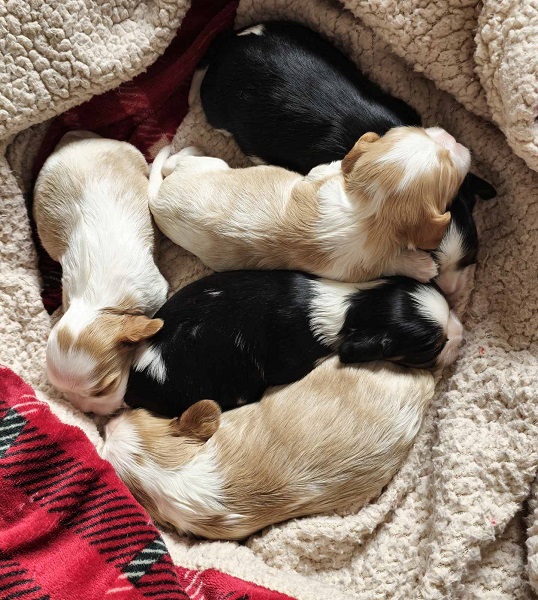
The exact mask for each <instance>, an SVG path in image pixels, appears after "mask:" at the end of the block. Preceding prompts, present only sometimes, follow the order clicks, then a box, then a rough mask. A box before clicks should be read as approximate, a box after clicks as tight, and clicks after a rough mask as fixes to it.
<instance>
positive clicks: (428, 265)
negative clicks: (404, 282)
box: [402, 250, 439, 283]
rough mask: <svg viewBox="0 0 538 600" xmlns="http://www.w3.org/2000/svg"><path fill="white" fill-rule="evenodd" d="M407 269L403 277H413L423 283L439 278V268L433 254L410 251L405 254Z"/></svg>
mask: <svg viewBox="0 0 538 600" xmlns="http://www.w3.org/2000/svg"><path fill="white" fill-rule="evenodd" d="M404 254H405V255H406V256H405V269H404V272H403V273H402V275H406V276H407V277H412V278H413V279H416V280H417V281H420V282H421V283H427V282H428V281H430V279H433V278H434V277H437V274H438V272H439V267H438V266H437V263H436V262H435V261H434V260H433V258H432V256H431V254H429V253H428V252H424V251H423V250H408V251H406V252H405V253H404Z"/></svg>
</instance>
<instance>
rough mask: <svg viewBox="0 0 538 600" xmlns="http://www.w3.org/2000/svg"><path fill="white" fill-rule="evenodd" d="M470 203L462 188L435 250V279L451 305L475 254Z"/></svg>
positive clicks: (469, 272)
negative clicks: (437, 266) (448, 225)
mask: <svg viewBox="0 0 538 600" xmlns="http://www.w3.org/2000/svg"><path fill="white" fill-rule="evenodd" d="M472 207H473V203H471V202H469V194H466V193H464V192H463V191H462V190H460V192H459V193H458V195H457V196H456V198H455V199H454V202H453V204H452V209H451V213H452V221H451V223H450V227H449V228H448V229H447V231H446V233H445V235H444V237H443V239H442V241H441V245H440V246H439V248H437V250H436V251H435V252H434V258H435V260H436V262H437V264H438V265H439V275H438V277H437V278H436V279H435V282H436V283H437V285H438V286H439V287H440V288H441V290H442V291H443V293H444V294H445V296H446V298H447V300H448V303H449V304H450V306H454V305H455V304H456V303H457V301H458V299H459V298H460V296H461V294H462V292H463V290H464V289H465V288H466V287H467V286H468V285H469V283H470V281H471V279H472V277H473V274H474V266H475V263H476V258H477V254H478V232H477V230H476V225H475V222H474V219H473V215H472Z"/></svg>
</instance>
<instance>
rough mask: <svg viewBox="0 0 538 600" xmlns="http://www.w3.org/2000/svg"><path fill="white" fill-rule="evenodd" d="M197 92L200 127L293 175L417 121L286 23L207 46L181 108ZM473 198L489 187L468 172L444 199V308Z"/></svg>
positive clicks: (471, 232) (490, 193)
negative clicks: (447, 215)
mask: <svg viewBox="0 0 538 600" xmlns="http://www.w3.org/2000/svg"><path fill="white" fill-rule="evenodd" d="M198 95H199V96H200V98H201V102H202V106H203V109H204V112H205V114H206V116H207V119H208V121H209V123H210V124H211V125H212V126H213V127H215V128H217V129H220V130H223V131H225V132H227V133H229V134H232V135H233V136H234V138H235V139H236V141H237V143H238V144H239V146H240V148H241V149H242V151H243V152H244V153H245V154H247V155H248V156H250V158H251V160H252V161H253V162H255V163H257V164H260V163H263V162H267V163H269V164H274V165H280V166H283V167H286V168H289V169H292V170H294V171H298V172H300V173H307V172H309V171H310V169H312V168H313V167H315V166H317V165H319V164H324V163H329V162H331V161H334V160H341V159H342V157H343V156H344V155H345V154H346V153H347V152H348V151H349V150H350V149H351V148H352V146H353V144H354V143H355V141H356V140H357V139H358V138H359V137H360V136H361V135H363V134H364V133H366V132H369V131H373V132H375V133H377V134H379V135H383V134H384V133H386V131H388V130H389V129H391V128H392V127H398V126H401V125H420V124H421V119H420V117H419V115H418V114H417V113H416V112H415V111H414V110H413V109H412V108H411V107H410V106H408V105H407V104H406V103H405V102H403V101H402V100H399V99H397V98H394V97H392V96H390V95H389V94H386V93H385V92H383V91H382V90H381V89H380V88H379V87H378V86H377V85H375V84H374V83H372V82H371V81H370V80H368V79H367V78H366V77H365V76H364V75H363V74H362V73H361V72H360V71H359V70H358V69H357V68H356V66H355V65H354V64H353V63H352V62H351V61H350V60H349V59H347V58H346V57H345V56H344V55H343V54H342V53H341V52H340V51H338V50H337V49H336V48H335V47H334V46H332V45H331V44H330V43H329V42H327V41H326V40H324V39H323V38H322V37H320V36H319V35H318V34H317V33H315V32H313V31H311V30H309V29H307V28H306V27H304V26H303V25H299V24H297V23H290V22H278V21H275V22H268V23H263V24H260V25H255V26H253V27H248V28H246V29H243V30H241V31H239V32H233V33H230V34H227V35H224V36H223V37H221V38H219V39H217V40H216V41H215V43H214V44H213V46H212V47H211V48H210V50H209V52H208V54H207V56H206V57H205V59H204V61H203V62H202V64H201V67H200V70H198V71H197V73H196V74H195V77H194V79H193V84H192V88H191V94H190V100H191V102H192V101H193V100H194V98H195V97H197V96H198ZM475 195H478V196H480V197H481V198H482V199H484V200H486V199H490V198H493V197H494V196H495V189H494V188H493V187H492V186H491V185H490V184H489V183H487V182H486V181H484V180H482V179H480V178H479V177H476V176H475V175H472V174H469V175H468V176H467V178H466V179H465V181H464V184H463V186H462V188H461V190H460V193H459V194H458V196H457V197H456V198H455V199H454V203H453V207H452V208H451V212H452V226H451V228H450V230H449V232H447V236H450V239H449V240H448V239H447V240H443V242H446V243H444V246H443V247H444V250H443V251H442V255H443V260H441V261H440V274H441V277H440V278H439V279H438V282H439V285H440V286H441V287H442V288H443V291H444V292H445V293H447V294H449V296H450V299H451V301H455V300H456V299H457V297H458V296H459V294H460V292H461V290H462V289H463V288H462V286H463V285H464V283H465V281H466V280H467V275H465V274H468V269H467V266H468V265H466V266H465V269H466V270H465V274H463V275H462V274H461V273H459V271H462V268H461V267H460V266H459V265H460V260H461V257H463V256H466V257H469V256H471V255H474V257H475V256H476V253H477V250H478V236H477V233H476V226H475V223H474V220H473V218H472V213H471V212H470V211H468V210H467V207H469V206H470V203H471V202H472V203H474V197H475ZM449 251H450V253H451V254H450V256H448V255H447V253H448V252H449ZM474 257H473V262H474V260H475V258H474ZM444 273H446V277H444V276H443V274H444ZM446 282H448V284H447V285H448V287H446V288H445V287H444V286H445V284H446Z"/></svg>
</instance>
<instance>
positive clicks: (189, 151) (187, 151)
mask: <svg viewBox="0 0 538 600" xmlns="http://www.w3.org/2000/svg"><path fill="white" fill-rule="evenodd" d="M176 156H205V153H204V152H202V150H200V148H198V146H187V147H186V148H183V150H180V151H179V152H178V153H177V155H176Z"/></svg>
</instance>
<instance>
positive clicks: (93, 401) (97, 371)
mask: <svg viewBox="0 0 538 600" xmlns="http://www.w3.org/2000/svg"><path fill="white" fill-rule="evenodd" d="M162 326H163V322H162V321H161V320H160V319H150V318H148V317H146V316H144V315H139V314H136V315H135V314H123V313H119V312H115V311H114V310H102V311H99V312H98V313H97V314H84V315H82V314H80V313H79V312H78V311H76V307H74V310H73V311H71V308H70V309H69V310H68V311H67V312H66V314H65V315H64V316H63V317H62V319H61V320H60V321H59V322H58V324H57V325H56V327H54V329H53V330H52V331H51V334H50V336H49V340H48V343H47V375H48V378H49V381H50V382H51V383H52V385H54V386H55V387H56V388H57V389H59V390H60V391H61V392H63V393H64V394H65V395H66V396H67V398H68V399H69V400H70V401H71V403H72V404H74V405H75V406H76V407H77V408H79V409H80V410H82V411H83V412H93V413H95V414H99V415H106V414H110V413H113V412H115V411H116V410H117V409H118V408H119V407H120V406H121V405H122V403H123V396H124V394H125V388H126V386H127V379H128V376H129V369H130V367H131V363H132V361H133V356H134V351H135V348H136V345H137V344H138V342H140V341H142V340H144V339H147V338H149V337H151V336H153V335H155V334H156V333H157V332H158V331H159V330H160V329H161V327H162Z"/></svg>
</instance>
